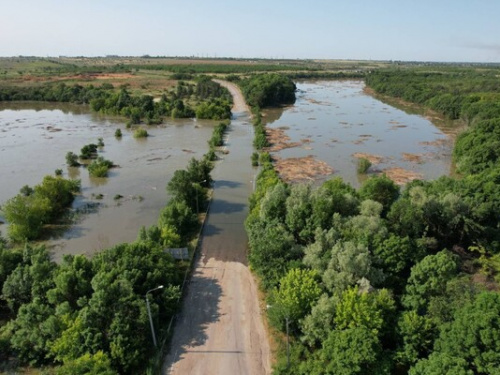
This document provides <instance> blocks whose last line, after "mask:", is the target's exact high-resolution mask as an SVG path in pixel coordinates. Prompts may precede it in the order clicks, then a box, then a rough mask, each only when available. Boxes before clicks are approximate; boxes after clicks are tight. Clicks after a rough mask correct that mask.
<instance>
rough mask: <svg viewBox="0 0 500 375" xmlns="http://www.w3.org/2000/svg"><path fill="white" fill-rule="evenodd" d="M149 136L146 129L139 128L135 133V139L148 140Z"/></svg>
mask: <svg viewBox="0 0 500 375" xmlns="http://www.w3.org/2000/svg"><path fill="white" fill-rule="evenodd" d="M148 136H149V134H148V131H147V130H146V129H144V128H139V129H136V130H135V131H134V138H146V137H148Z"/></svg>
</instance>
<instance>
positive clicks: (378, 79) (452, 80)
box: [366, 68, 500, 173]
mask: <svg viewBox="0 0 500 375" xmlns="http://www.w3.org/2000/svg"><path fill="white" fill-rule="evenodd" d="M366 83H367V85H368V86H370V87H371V88H373V89H374V90H375V91H376V92H379V93H381V94H385V95H390V96H393V97H397V98H402V99H404V100H407V101H410V102H413V103H417V104H421V105H424V106H426V107H428V108H431V109H433V110H436V111H437V112H439V113H442V114H444V115H445V116H447V117H448V118H450V119H461V120H463V121H464V122H465V123H466V124H468V125H469V128H468V130H467V131H466V132H464V133H462V134H460V135H459V136H458V138H457V142H456V145H455V150H454V158H455V162H456V164H457V168H458V170H459V171H460V172H463V173H480V172H484V171H485V170H487V169H489V168H492V167H496V165H497V162H498V160H499V157H500V126H499V123H500V77H499V71H498V70H482V71H475V70H465V69H452V68H450V69H449V70H445V71H443V72H425V71H423V72H422V71H416V72H415V71H405V70H401V71H400V70H392V71H379V72H373V73H371V74H369V75H368V76H367V78H366Z"/></svg>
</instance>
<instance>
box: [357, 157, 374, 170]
mask: <svg viewBox="0 0 500 375" xmlns="http://www.w3.org/2000/svg"><path fill="white" fill-rule="evenodd" d="M371 166H372V163H371V162H370V160H368V159H365V158H359V159H358V173H359V174H365V173H366V172H368V169H370V167H371Z"/></svg>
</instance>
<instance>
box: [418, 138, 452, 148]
mask: <svg viewBox="0 0 500 375" xmlns="http://www.w3.org/2000/svg"><path fill="white" fill-rule="evenodd" d="M447 142H448V139H446V138H439V139H436V140H435V141H430V142H420V143H419V145H422V146H436V147H440V146H443V145H445V144H446V143H447Z"/></svg>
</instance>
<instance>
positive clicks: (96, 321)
mask: <svg viewBox="0 0 500 375" xmlns="http://www.w3.org/2000/svg"><path fill="white" fill-rule="evenodd" d="M98 162H102V163H103V164H105V165H108V166H110V162H106V161H105V160H104V159H102V158H101V157H98V158H97V159H96V160H94V161H93V163H98ZM93 163H92V164H93ZM92 164H90V165H92ZM90 165H89V170H90V168H91V167H90ZM212 168H213V165H212V163H211V162H210V160H209V159H208V158H207V157H205V158H204V159H202V160H196V159H194V158H193V159H191V160H190V162H189V164H188V167H187V168H186V170H178V171H175V173H174V177H173V178H172V180H171V181H170V183H169V184H168V186H167V191H168V193H169V194H170V195H171V198H170V200H169V203H168V204H167V206H166V207H165V208H164V209H163V210H162V212H161V214H160V217H159V218H158V223H157V225H153V226H151V227H150V228H144V227H143V228H142V229H141V230H140V232H139V234H138V238H137V240H136V241H135V242H133V243H129V244H121V245H117V246H115V247H112V248H110V249H105V250H103V251H101V252H100V253H99V254H97V255H95V256H94V257H93V258H91V259H87V258H86V257H85V256H82V255H78V256H70V255H66V256H64V258H63V261H62V262H61V263H60V264H56V263H55V262H53V261H52V260H51V259H50V255H49V252H48V251H47V250H46V248H45V247H44V246H34V245H31V244H29V243H27V244H26V246H24V248H22V249H16V248H7V241H5V240H3V239H2V238H0V290H1V291H2V293H1V296H0V313H1V314H2V316H3V317H5V318H7V319H6V320H4V321H2V322H1V323H2V325H0V348H1V351H0V361H8V360H9V359H11V358H16V363H19V364H25V365H28V364H29V365H31V366H35V367H51V370H50V371H53V372H54V373H57V374H89V373H92V374H137V373H146V372H148V373H149V372H153V373H155V372H157V371H159V369H160V367H161V363H159V362H158V361H157V359H160V360H161V359H162V358H163V356H162V355H158V353H156V351H157V349H156V348H154V346H153V343H152V339H151V331H150V327H149V321H148V312H147V308H146V304H145V301H144V295H145V294H146V292H147V291H149V290H151V289H154V288H156V287H158V286H159V285H163V288H162V289H161V291H156V292H153V293H150V294H149V296H148V297H149V301H150V304H151V312H152V316H153V319H154V324H155V327H156V329H157V331H156V332H157V335H158V339H159V342H162V341H164V340H165V338H166V335H167V327H168V326H169V322H171V319H172V317H173V315H174V314H175V313H176V311H177V309H178V307H179V302H180V298H181V284H182V282H183V277H184V274H185V273H186V271H187V269H188V267H190V265H189V263H188V262H179V261H175V260H174V259H173V258H172V257H171V256H170V255H169V254H167V253H166V252H165V251H164V249H165V248H171V247H189V248H190V251H191V252H193V251H194V249H193V247H192V246H191V245H190V241H191V240H192V238H193V235H194V234H196V233H197V231H198V228H199V225H200V224H199V220H198V215H197V213H198V212H201V210H205V208H206V206H207V202H208V194H207V193H208V188H209V186H210V184H211V182H212V179H211V176H210V171H211V170H212ZM78 188H79V181H70V180H64V179H62V178H60V177H52V176H47V177H46V178H45V179H44V181H43V183H42V184H41V185H37V186H35V187H34V188H31V187H29V186H24V187H23V188H22V189H21V193H20V194H19V195H18V196H16V197H14V198H12V199H11V200H10V201H9V202H7V204H6V205H5V207H4V209H5V214H6V218H7V219H8V220H9V223H10V224H11V225H10V230H11V231H10V232H9V236H10V237H11V239H12V240H13V241H14V240H16V241H24V240H29V239H33V238H35V237H36V236H38V235H39V234H40V233H41V230H42V229H43V228H41V227H39V226H38V225H39V224H40V222H41V223H42V224H44V223H45V221H41V220H42V218H43V220H45V218H56V217H57V215H60V213H61V212H62V210H64V209H65V207H67V206H68V205H69V204H71V201H72V199H73V193H74V192H76V191H77V189H78ZM120 197H121V195H118V194H117V195H116V196H115V199H119V198H120ZM96 199H99V197H96ZM139 199H140V198H139ZM16 220H17V221H16ZM155 358H156V359H155ZM148 359H149V360H148ZM54 366H55V367H54Z"/></svg>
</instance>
